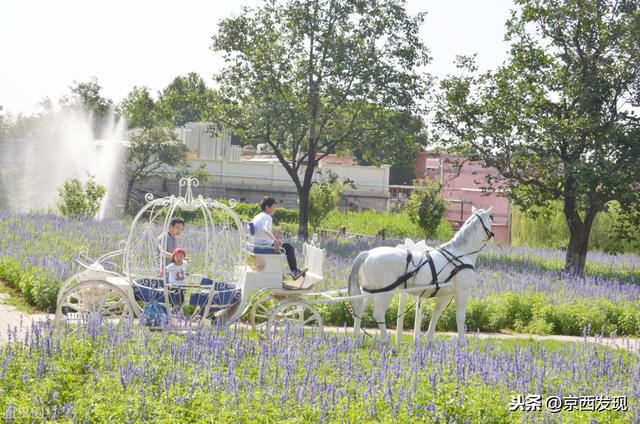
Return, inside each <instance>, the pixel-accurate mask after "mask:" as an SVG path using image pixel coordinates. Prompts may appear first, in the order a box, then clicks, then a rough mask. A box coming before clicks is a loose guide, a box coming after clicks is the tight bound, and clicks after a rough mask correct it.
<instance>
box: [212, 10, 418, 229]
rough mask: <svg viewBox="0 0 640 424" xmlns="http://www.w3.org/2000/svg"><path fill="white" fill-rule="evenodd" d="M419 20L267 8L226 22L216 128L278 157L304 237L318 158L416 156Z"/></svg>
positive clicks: (219, 40) (216, 44)
mask: <svg viewBox="0 0 640 424" xmlns="http://www.w3.org/2000/svg"><path fill="white" fill-rule="evenodd" d="M423 18H424V15H423V14H418V15H416V16H410V15H409V14H408V13H407V11H406V9H405V3H404V1H401V0H372V1H367V2H364V1H360V0H282V1H276V0H264V1H262V2H261V3H260V5H259V6H258V7H255V8H244V9H243V12H242V13H241V14H240V15H239V16H235V17H232V18H228V19H223V20H222V21H221V22H220V24H219V29H218V33H217V35H215V36H214V37H213V49H214V50H215V51H219V52H222V53H223V56H224V59H225V62H226V66H225V68H224V69H223V70H222V71H221V72H220V73H219V74H218V75H217V81H218V83H219V85H220V96H221V100H222V103H221V108H220V110H219V112H220V115H219V117H220V119H219V120H217V122H218V123H219V128H220V129H226V130H230V131H233V132H234V133H237V134H239V135H240V136H241V137H242V138H243V140H245V141H248V142H253V143H258V142H260V143H268V144H269V146H270V147H271V148H272V149H273V151H274V153H275V154H276V156H277V157H278V159H279V161H280V163H281V164H282V165H283V167H284V168H285V169H286V170H287V172H288V174H289V176H290V177H291V180H292V181H293V183H294V184H295V187H296V189H297V192H298V197H299V209H300V221H299V222H300V227H299V231H298V234H299V236H301V237H302V238H306V237H307V224H308V211H309V192H310V188H311V185H312V184H313V179H314V170H315V168H316V165H317V163H318V161H319V160H320V159H321V158H322V157H324V156H325V155H326V154H328V153H330V152H332V151H335V150H339V149H345V148H348V149H354V148H358V149H361V150H362V151H363V154H364V155H365V156H367V157H368V158H370V159H371V160H372V161H374V162H375V163H379V158H381V157H383V154H382V153H383V152H384V153H385V154H386V153H388V152H392V153H393V152H395V153H398V154H404V153H406V152H407V151H411V150H412V149H416V148H417V147H416V146H417V136H416V135H415V134H414V135H413V136H411V135H408V136H405V135H404V133H405V132H406V130H407V128H415V127H416V126H419V125H415V124H417V123H418V122H419V121H418V120H417V118H415V116H416V115H419V114H420V113H421V112H422V111H423V107H424V104H423V103H422V100H423V99H424V97H425V95H426V93H427V91H428V88H429V79H428V78H427V76H426V74H424V72H423V66H424V65H426V64H427V63H428V62H429V56H428V51H427V48H426V46H425V45H424V43H423V42H422V41H421V39H420V37H419V29H420V25H421V24H422V22H423ZM407 123H411V124H414V125H412V126H407V125H406V124H407Z"/></svg>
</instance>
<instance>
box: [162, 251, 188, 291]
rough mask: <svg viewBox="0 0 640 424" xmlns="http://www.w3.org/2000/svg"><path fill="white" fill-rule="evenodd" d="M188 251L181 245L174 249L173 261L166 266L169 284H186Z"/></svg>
mask: <svg viewBox="0 0 640 424" xmlns="http://www.w3.org/2000/svg"><path fill="white" fill-rule="evenodd" d="M186 257H187V252H185V250H184V249H183V248H181V247H178V248H176V249H174V250H173V254H172V255H171V263H170V264H169V265H167V267H166V268H165V269H166V271H167V273H168V274H169V279H168V283H169V284H184V283H185V276H186V275H187V261H186Z"/></svg>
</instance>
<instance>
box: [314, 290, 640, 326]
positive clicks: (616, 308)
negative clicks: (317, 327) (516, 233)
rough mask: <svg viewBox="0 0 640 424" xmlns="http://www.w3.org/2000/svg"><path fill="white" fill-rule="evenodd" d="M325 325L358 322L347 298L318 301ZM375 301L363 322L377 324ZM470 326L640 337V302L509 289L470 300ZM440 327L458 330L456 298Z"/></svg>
mask: <svg viewBox="0 0 640 424" xmlns="http://www.w3.org/2000/svg"><path fill="white" fill-rule="evenodd" d="M414 304H415V298H413V297H408V298H407V303H406V305H407V307H406V310H405V311H404V312H405V315H404V328H405V329H412V328H413V324H414V320H415V308H414V307H413V306H414ZM433 305H434V301H433V300H428V301H426V302H423V308H424V309H423V311H424V316H423V320H422V324H421V329H422V330H423V331H426V330H427V328H428V326H429V320H430V319H431V311H432V310H433ZM318 309H319V310H320V313H321V315H322V317H323V319H324V322H325V325H329V326H337V327H341V326H343V325H345V323H346V324H347V325H348V326H352V325H353V318H352V316H351V312H350V309H349V306H348V305H347V304H346V303H345V302H341V303H327V304H321V305H318ZM372 312H373V308H372V306H371V305H370V306H369V307H368V308H367V310H366V311H365V313H364V315H363V325H364V326H367V327H376V328H377V325H376V324H375V320H374V319H373V315H372ZM397 317H398V303H397V299H394V300H393V301H392V302H391V305H389V308H388V309H387V313H386V320H387V326H388V327H389V328H395V325H396V319H397ZM466 325H467V330H468V331H470V332H472V331H476V330H480V331H483V332H488V331H489V332H498V331H504V330H510V331H515V332H518V333H531V334H540V335H548V334H562V335H568V336H582V335H583V332H584V329H585V328H591V333H598V334H603V335H605V336H609V335H611V334H616V335H618V336H623V335H624V336H640V303H639V302H621V303H615V302H612V301H610V300H606V299H593V300H588V301H587V300H585V301H579V302H567V303H561V304H557V303H556V304H554V303H552V302H551V299H550V297H549V296H548V295H546V294H542V293H536V292H530V293H513V292H504V293H501V294H500V295H493V296H489V297H487V298H483V299H474V298H471V299H469V302H468V303H467V316H466ZM437 330H438V331H457V327H456V307H455V302H453V301H452V302H451V304H450V305H449V306H448V307H447V308H446V309H445V311H444V313H443V314H442V316H441V317H440V320H439V321H438V326H437Z"/></svg>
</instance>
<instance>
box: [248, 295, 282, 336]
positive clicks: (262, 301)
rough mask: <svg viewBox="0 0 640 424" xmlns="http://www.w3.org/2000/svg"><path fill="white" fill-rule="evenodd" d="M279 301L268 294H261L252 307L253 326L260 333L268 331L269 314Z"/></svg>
mask: <svg viewBox="0 0 640 424" xmlns="http://www.w3.org/2000/svg"><path fill="white" fill-rule="evenodd" d="M277 303H278V301H277V300H275V299H273V298H272V297H271V296H269V295H268V294H266V295H263V296H260V297H259V298H258V299H257V300H256V301H255V303H254V304H253V307H252V308H251V315H250V317H249V318H250V320H251V328H252V329H253V330H254V331H256V332H258V333H260V334H261V335H265V334H266V331H267V321H268V320H269V314H270V313H271V311H272V310H273V308H274V307H275V306H276V304H277Z"/></svg>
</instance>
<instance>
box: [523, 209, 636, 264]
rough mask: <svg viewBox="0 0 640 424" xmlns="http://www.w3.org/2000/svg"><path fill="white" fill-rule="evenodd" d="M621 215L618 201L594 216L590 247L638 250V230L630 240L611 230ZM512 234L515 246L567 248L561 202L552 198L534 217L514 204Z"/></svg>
mask: <svg viewBox="0 0 640 424" xmlns="http://www.w3.org/2000/svg"><path fill="white" fill-rule="evenodd" d="M620 219H621V217H620V212H619V209H618V207H617V205H615V204H613V205H611V208H610V210H609V211H607V212H601V213H600V214H598V216H597V217H596V219H595V221H594V223H593V227H592V230H591V236H590V238H589V250H591V251H593V250H597V251H603V252H611V253H619V252H626V253H640V234H637V233H636V235H635V237H634V239H633V240H631V241H623V240H620V238H619V237H618V235H617V234H615V232H614V230H613V229H614V226H615V224H616V222H618V221H619V220H620ZM511 237H512V244H513V245H514V246H530V247H546V248H550V249H566V247H567V244H568V243H569V227H568V226H567V222H566V219H565V216H564V212H563V210H562V205H561V204H560V202H553V203H551V204H550V205H549V207H548V208H546V209H545V210H544V211H542V212H541V214H540V215H539V216H538V217H537V218H535V219H534V218H531V217H529V216H527V214H526V213H525V212H524V211H522V210H520V209H518V208H514V209H513V213H512V221H511Z"/></svg>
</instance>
